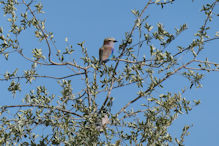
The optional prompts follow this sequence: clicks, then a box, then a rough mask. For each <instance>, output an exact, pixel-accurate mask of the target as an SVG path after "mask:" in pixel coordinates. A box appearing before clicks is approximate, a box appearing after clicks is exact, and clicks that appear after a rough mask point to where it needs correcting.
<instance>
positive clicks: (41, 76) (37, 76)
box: [0, 72, 85, 81]
mask: <svg viewBox="0 0 219 146" xmlns="http://www.w3.org/2000/svg"><path fill="white" fill-rule="evenodd" d="M81 74H85V73H84V72H81V73H76V74H71V75H67V76H63V77H55V76H47V75H32V76H30V77H35V78H50V79H56V80H61V79H66V78H70V77H73V76H77V75H81ZM24 78H27V77H26V76H17V77H9V78H8V79H0V81H7V80H13V79H24Z"/></svg>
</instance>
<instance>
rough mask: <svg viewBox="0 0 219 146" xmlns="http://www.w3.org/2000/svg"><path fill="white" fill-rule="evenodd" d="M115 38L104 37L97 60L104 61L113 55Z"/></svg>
mask: <svg viewBox="0 0 219 146" xmlns="http://www.w3.org/2000/svg"><path fill="white" fill-rule="evenodd" d="M115 42H117V41H116V40H115V38H105V39H104V42H103V46H102V47H101V48H100V49H99V62H100V63H102V62H104V63H106V62H107V61H109V60H110V59H111V58H112V57H113V51H114V43H115Z"/></svg>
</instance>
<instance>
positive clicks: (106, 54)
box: [102, 45, 112, 60]
mask: <svg viewBox="0 0 219 146" xmlns="http://www.w3.org/2000/svg"><path fill="white" fill-rule="evenodd" d="M111 53H112V47H111V46H106V45H105V46H103V54H102V60H106V59H109V57H110V55H111Z"/></svg>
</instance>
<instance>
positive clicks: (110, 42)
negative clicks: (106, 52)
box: [103, 38, 117, 45]
mask: <svg viewBox="0 0 219 146" xmlns="http://www.w3.org/2000/svg"><path fill="white" fill-rule="evenodd" d="M115 42H117V40H116V39H115V38H105V39H104V42H103V45H113V44H114V43H115Z"/></svg>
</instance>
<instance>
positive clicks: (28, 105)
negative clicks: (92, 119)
mask: <svg viewBox="0 0 219 146" xmlns="http://www.w3.org/2000/svg"><path fill="white" fill-rule="evenodd" d="M14 107H38V108H47V109H54V110H58V111H62V112H65V113H69V114H72V115H75V116H77V117H80V118H83V117H82V116H81V115H79V114H77V113H74V112H71V111H68V110H65V109H62V108H59V107H53V106H46V105H40V104H24V105H6V106H2V107H1V108H2V109H7V108H14Z"/></svg>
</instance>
